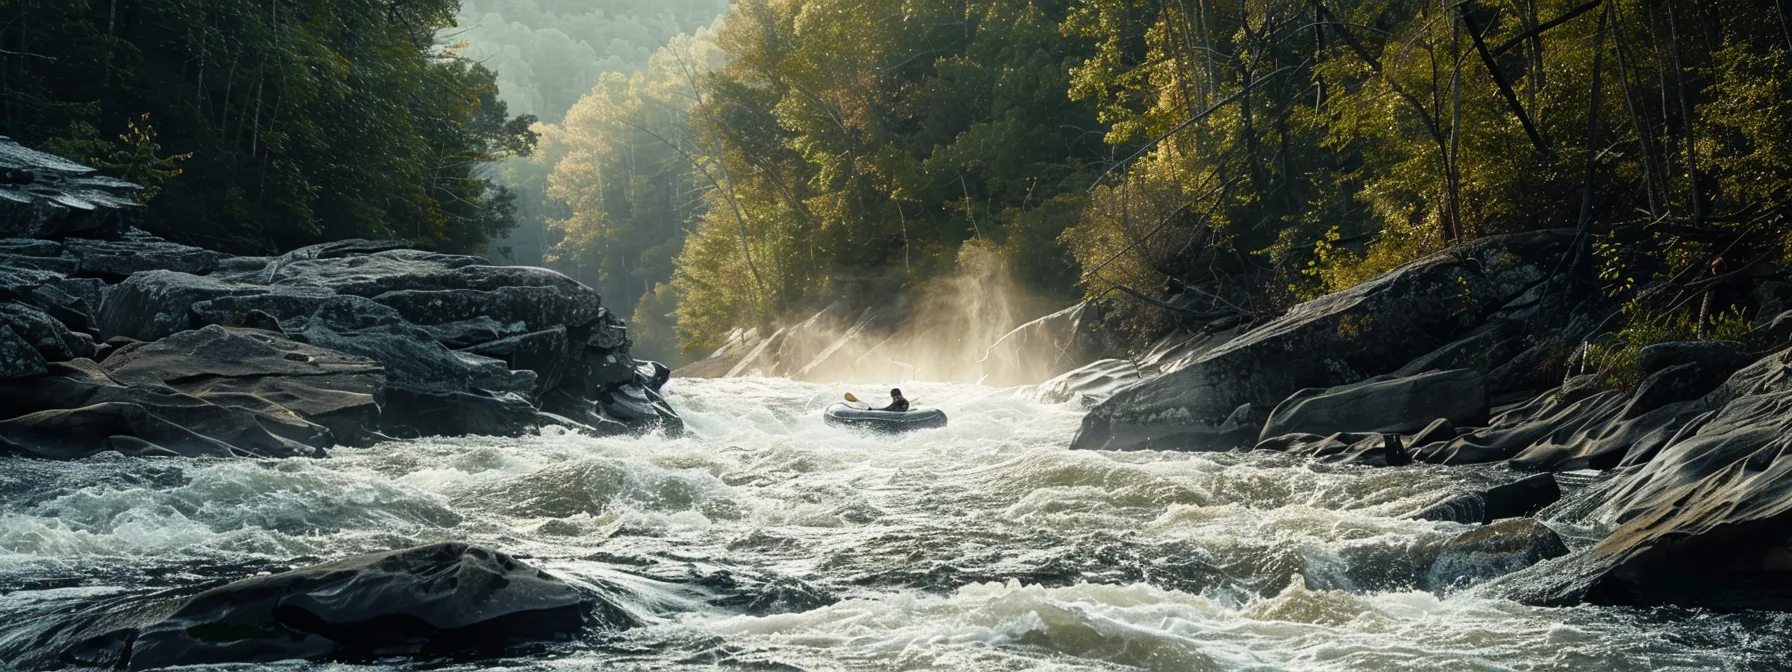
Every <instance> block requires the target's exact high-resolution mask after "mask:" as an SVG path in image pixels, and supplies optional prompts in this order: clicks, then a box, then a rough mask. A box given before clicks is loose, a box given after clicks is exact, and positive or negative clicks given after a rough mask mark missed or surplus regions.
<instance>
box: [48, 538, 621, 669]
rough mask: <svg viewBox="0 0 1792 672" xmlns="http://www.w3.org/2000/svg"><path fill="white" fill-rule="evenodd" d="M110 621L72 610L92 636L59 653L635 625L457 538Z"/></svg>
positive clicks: (557, 636) (473, 643) (329, 654)
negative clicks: (448, 541)
mask: <svg viewBox="0 0 1792 672" xmlns="http://www.w3.org/2000/svg"><path fill="white" fill-rule="evenodd" d="M111 611H114V612H122V613H121V614H120V615H113V616H110V617H108V616H107V615H102V614H95V613H92V612H91V611H89V612H84V613H80V614H77V615H75V616H74V617H73V618H71V619H70V620H71V621H72V623H71V625H70V626H69V629H72V630H77V631H84V632H81V634H88V633H92V635H91V636H89V637H87V638H86V639H84V640H81V641H80V643H79V644H76V645H74V646H71V647H69V648H68V650H66V651H62V652H59V653H60V654H61V655H60V657H61V658H63V659H65V660H67V661H68V662H71V663H74V664H79V665H85V666H95V667H121V668H128V669H133V670H136V669H153V668H158V667H168V666H173V665H205V664H224V663H270V662H274V661H279V660H294V659H301V660H312V661H331V660H359V659H374V658H384V657H391V656H431V657H439V656H444V655H449V654H459V653H478V654H488V655H489V654H496V653H501V652H503V651H504V650H506V649H508V648H510V647H514V646H517V645H521V644H528V643H532V642H548V641H563V640H566V639H570V638H571V637H573V636H576V635H577V634H579V633H580V632H582V631H584V630H585V629H587V628H588V627H592V626H596V627H601V628H624V627H632V626H634V625H637V624H638V621H637V620H636V619H635V618H634V617H633V616H631V615H630V614H629V613H628V612H627V611H626V610H624V609H623V608H621V607H620V606H617V605H616V604H615V603H613V602H611V601H609V600H607V599H606V598H604V597H602V596H599V595H595V594H592V593H589V592H586V591H583V590H581V589H579V588H575V587H574V586H572V585H570V584H568V583H566V582H565V581H562V580H560V579H559V578H556V577H554V576H553V575H550V574H548V573H546V572H543V571H541V570H539V569H536V568H534V567H532V566H530V565H528V564H525V563H523V562H520V561H518V560H516V559H515V558H512V557H511V556H509V555H506V554H503V553H500V552H497V551H493V550H490V549H486V548H482V547H478V546H470V545H467V544H461V543H439V544H432V545H428V546H419V547H416V548H410V549H405V550H400V551H388V552H383V553H371V554H368V555H362V556H357V557H352V558H347V559H344V560H338V561H336V562H331V563H326V564H322V565H317V566H314V567H307V568H304V569H296V570H292V571H288V572H282V573H279V574H273V575H269V576H258V577H252V578H247V579H243V580H240V581H236V582H233V583H229V584H225V585H223V586H219V587H216V588H212V589H210V590H206V591H204V592H201V593H198V594H196V595H192V596H190V597H185V598H182V599H176V600H166V599H164V600H162V601H159V602H158V601H156V600H154V599H153V598H147V599H141V600H139V601H138V603H137V604H133V605H129V606H128V607H126V608H118V607H114V608H113V609H111Z"/></svg>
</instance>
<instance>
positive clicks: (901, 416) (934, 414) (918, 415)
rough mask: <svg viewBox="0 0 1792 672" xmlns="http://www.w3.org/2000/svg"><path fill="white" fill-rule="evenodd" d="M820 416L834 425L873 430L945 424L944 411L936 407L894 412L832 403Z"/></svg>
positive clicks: (929, 427) (908, 428)
mask: <svg viewBox="0 0 1792 672" xmlns="http://www.w3.org/2000/svg"><path fill="white" fill-rule="evenodd" d="M822 418H823V419H824V420H826V421H827V423H828V424H830V425H834V426H836V427H852V428H855V429H868V430H871V431H874V432H890V433H895V432H906V431H909V430H911V429H933V428H936V427H945V426H946V412H945V411H941V410H940V409H937V408H924V409H921V410H918V411H907V412H901V413H899V412H896V411H875V410H868V409H863V408H853V407H851V406H847V405H845V404H834V405H832V406H829V407H828V408H827V410H826V411H822Z"/></svg>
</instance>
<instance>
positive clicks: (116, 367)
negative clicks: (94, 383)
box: [100, 326, 386, 445]
mask: <svg viewBox="0 0 1792 672" xmlns="http://www.w3.org/2000/svg"><path fill="white" fill-rule="evenodd" d="M100 368H101V369H102V370H104V371H105V372H106V373H107V374H108V375H109V376H111V378H112V379H114V380H116V381H118V382H121V383H124V384H126V385H133V386H152V385H163V386H167V387H168V388H170V389H174V390H177V391H180V392H183V393H186V394H191V395H193V396H195V397H198V398H201V399H206V400H209V401H214V402H216V403H221V404H228V403H229V401H230V400H232V399H235V398H237V397H238V396H240V395H249V396H253V397H255V398H257V399H260V400H264V401H266V402H269V403H272V404H275V405H277V406H279V407H281V408H284V409H287V410H289V411H292V412H293V413H294V414H296V415H297V416H298V417H300V418H303V419H304V420H306V421H308V422H312V423H316V424H318V425H322V426H324V427H327V428H329V429H330V431H331V432H333V433H334V435H335V437H336V439H337V440H338V441H340V442H343V443H348V444H351V445H355V444H362V443H366V442H368V441H369V440H371V439H372V437H373V435H374V430H375V429H376V428H377V427H378V424H379V416H380V403H381V399H382V395H383V393H384V389H385V385H386V372H385V369H384V368H383V367H381V366H380V365H379V364H377V363H376V362H374V361H373V360H371V359H366V358H363V357H355V356H351V355H345V354H343V353H340V352H336V351H332V350H326V349H323V348H320V347H316V346H313V345H307V344H304V343H296V342H293V341H292V340H290V339H287V338H285V337H284V336H280V335H278V334H274V333H267V332H258V331H245V330H229V329H225V328H223V327H219V326H209V327H205V328H203V329H198V330H195V331H185V332H181V333H178V334H175V335H173V336H169V337H168V338H165V339H162V340H160V341H156V342H154V343H138V344H135V345H131V346H128V347H126V348H124V349H122V350H120V351H119V352H117V353H116V354H114V355H113V356H111V357H109V358H108V359H107V360H106V361H105V363H104V364H103V365H102V366H101V367H100Z"/></svg>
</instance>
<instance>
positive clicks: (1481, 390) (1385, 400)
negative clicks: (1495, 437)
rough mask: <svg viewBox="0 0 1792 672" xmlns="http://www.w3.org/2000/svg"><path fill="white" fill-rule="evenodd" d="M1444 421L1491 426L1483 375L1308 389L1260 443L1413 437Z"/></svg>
mask: <svg viewBox="0 0 1792 672" xmlns="http://www.w3.org/2000/svg"><path fill="white" fill-rule="evenodd" d="M1440 418H1441V419H1444V420H1448V421H1449V422H1451V423H1454V424H1458V425H1479V424H1483V423H1485V422H1486V421H1487V383H1486V380H1485V378H1484V377H1483V376H1482V375H1481V373H1480V372H1478V371H1474V370H1472V369H1456V370H1451V371H1439V372H1431V373H1422V374H1418V375H1415V376H1408V377H1404V378H1383V379H1376V378H1371V379H1369V380H1366V381H1363V382H1360V383H1353V384H1350V385H1342V386H1339V387H1333V388H1330V389H1326V390H1316V389H1309V390H1302V391H1300V392H1296V393H1295V394H1294V396H1291V397H1289V398H1288V399H1287V400H1285V401H1283V402H1282V403H1280V404H1278V405H1277V406H1276V407H1275V410H1273V411H1271V412H1270V414H1269V419H1268V421H1267V422H1266V423H1265V424H1264V425H1263V430H1262V433H1261V435H1260V436H1259V437H1258V438H1259V439H1267V438H1269V437H1272V436H1280V435H1282V434H1293V433H1305V434H1332V433H1336V432H1365V433H1376V434H1386V433H1407V432H1414V431H1418V430H1420V429H1423V428H1424V427H1425V426H1426V425H1429V424H1431V423H1432V422H1433V421H1436V420H1438V419H1440Z"/></svg>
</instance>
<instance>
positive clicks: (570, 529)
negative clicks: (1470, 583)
mask: <svg viewBox="0 0 1792 672" xmlns="http://www.w3.org/2000/svg"><path fill="white" fill-rule="evenodd" d="M904 387H905V388H907V392H908V393H909V396H910V398H911V399H915V400H916V401H917V404H918V405H922V406H938V407H940V408H943V409H945V410H946V411H947V412H948V413H949V414H950V415H951V417H952V424H951V427H949V428H947V429H943V430H929V431H923V432H918V433H914V434H911V435H908V436H904V437H900V438H892V437H883V436H872V435H865V434H858V433H853V432H850V431H846V430H841V429H836V428H832V427H828V426H826V425H824V424H822V422H821V421H820V416H819V412H820V409H821V408H822V407H823V406H825V405H826V404H827V403H829V402H830V401H832V400H833V399H835V398H837V396H838V394H839V393H840V391H841V388H839V387H824V386H817V385H809V384H803V383H794V382H789V381H784V380H761V379H733V380H713V381H712V380H677V381H673V383H672V384H671V385H670V386H669V388H668V390H669V394H670V397H671V400H672V402H673V404H674V405H676V406H677V407H678V408H679V410H680V411H681V412H682V413H683V415H684V417H685V418H686V420H687V422H688V424H689V427H690V430H691V431H690V432H689V433H688V434H687V435H686V436H684V437H682V438H678V439H667V438H665V437H662V436H648V437H641V438H611V439H592V438H586V437H580V436H575V435H568V434H564V433H561V432H557V431H549V432H545V433H544V434H543V435H542V436H538V437H529V438H522V439H490V438H465V439H451V440H424V441H408V442H397V443H389V444H384V445H380V446H376V447H373V448H369V449H360V450H357V449H342V450H338V451H336V452H335V455H334V457H332V458H330V459H325V460H302V459H293V460H283V461H251V460H175V459H154V460H139V459H126V458H118V457H113V458H98V459H93V460H88V461H85V462H79V463H74V464H66V463H43V462H29V461H22V460H6V461H4V462H0V465H3V468H0V507H3V508H0V638H3V637H4V634H5V631H6V629H7V628H9V627H16V626H17V623H18V622H19V621H20V620H23V619H26V618H28V617H29V615H30V614H38V613H43V612H44V611H46V610H55V609H57V608H61V607H66V606H67V605H73V604H78V603H80V602H82V601H83V600H89V599H92V598H94V597H96V596H102V595H110V594H115V593H120V592H124V591H131V590H143V589H149V588H163V587H169V586H184V585H191V584H194V583H197V582H200V581H205V580H212V579H217V578H223V577H234V576H241V575H245V574H248V573H253V572H259V571H273V570H278V569H282V568H285V567H290V566H294V565H301V564H308V563H311V562H316V561H319V560H325V559H334V558H338V557H343V556H346V555H350V554H354V553H359V552H366V551H373V550H384V549H390V548H397V547H402V546H406V545H412V544H417V543H424V542H429V541H438V540H466V541H473V542H477V543H481V544H486V545H490V546H493V547H496V548H499V549H502V550H506V551H509V552H512V553H515V554H517V555H519V556H523V557H527V558H530V559H531V562H533V563H535V564H537V565H539V566H542V567H544V568H546V569H548V570H550V571H552V572H554V573H557V574H559V575H561V576H564V577H567V578H569V579H573V580H575V581H581V582H586V583H589V584H592V585H602V586H606V587H608V588H609V589H611V590H614V591H619V592H620V594H622V595H624V596H625V601H626V604H627V607H628V608H629V609H631V610H633V611H635V612H637V613H638V614H640V615H642V616H643V617H645V618H646V619H647V620H648V621H649V623H650V624H649V625H648V626H646V627H642V628H638V629H634V630H629V631H625V632H621V633H609V634H598V635H594V636H593V637H591V638H590V639H589V640H588V641H583V642H578V643H575V644H570V645H566V646H561V647H557V648H554V649H551V650H549V651H546V652H543V653H540V654H538V655H533V656H530V657H524V658H517V659H511V660H502V661H487V662H485V663H483V664H480V665H476V666H469V665H466V664H464V663H462V664H451V665H448V667H449V668H450V669H461V668H466V667H485V668H503V669H553V670H561V669H566V670H603V669H673V668H680V667H686V666H705V667H708V666H719V667H721V668H724V669H770V670H789V669H802V670H833V669H855V670H857V669H864V670H895V669H900V670H935V669H937V670H1035V669H1065V670H1068V669H1078V670H1083V669H1093V670H1111V669H1149V670H1291V669H1300V670H1309V669H1312V670H1319V669H1324V670H1503V669H1518V670H1659V669H1688V670H1718V669H1781V668H1783V667H1784V666H1785V665H1786V662H1787V661H1786V658H1785V656H1787V650H1788V649H1789V648H1792V646H1789V644H1792V642H1789V641H1788V637H1787V635H1786V633H1787V632H1788V626H1789V625H1792V619H1786V618H1784V617H1782V616H1780V615H1778V614H1758V613H1757V614H1722V615H1720V614H1710V613H1705V612H1697V611H1686V610H1638V609H1613V608H1603V607H1577V608H1567V609H1542V608H1533V607H1526V606H1523V605H1519V604H1516V603H1511V602H1506V601H1501V600H1495V599H1489V598H1486V597H1481V596H1478V595H1476V594H1474V593H1473V592H1472V591H1457V592H1450V593H1446V594H1443V595H1439V594H1433V593H1430V592H1424V591H1422V590H1420V589H1419V588H1418V586H1419V585H1421V577H1422V576H1423V574H1424V572H1425V563H1426V559H1427V558H1428V557H1429V555H1428V553H1429V552H1430V549H1432V548H1434V547H1435V545H1436V544H1438V543H1440V542H1441V541H1444V540H1447V539H1449V538H1450V537H1451V536H1453V535H1455V534H1457V533H1460V532H1461V531H1463V530H1465V529H1467V528H1466V527H1465V526H1461V525H1455V524H1450V523H1432V522H1419V521H1411V520H1405V519H1403V518H1402V516H1403V515H1405V514H1408V513H1411V512H1412V511H1414V510H1417V509H1419V508H1421V507H1423V506H1425V505H1427V504H1430V503H1432V502H1433V501H1436V500H1437V499H1439V498H1441V497H1442V496H1444V494H1445V493H1447V492H1449V491H1452V490H1454V489H1457V488H1461V487H1463V486H1465V485H1468V484H1474V483H1482V482H1487V481H1488V480H1489V479H1492V478H1496V477H1497V475H1496V474H1495V473H1494V472H1491V471H1486V470H1474V469H1444V468H1435V467H1417V468H1403V469H1367V468H1354V467H1332V466H1326V465H1317V464H1311V463H1308V462H1305V461H1302V460H1295V459H1289V458H1287V457H1284V456H1280V455H1270V454H1226V455H1214V454H1178V453H1101V452H1084V451H1069V450H1066V449H1065V445H1066V444H1067V443H1068V442H1069V440H1070V438H1071V436H1072V435H1073V434H1074V432H1075V428H1076V426H1077V423H1078V420H1079V419H1080V417H1081V412H1080V410H1078V409H1076V408H1073V407H1070V406H1062V405H1051V404H1041V403H1037V402H1034V401H1031V400H1030V399H1029V397H1028V395H1027V392H1026V390H1024V389H1000V390H998V389H991V388H984V387H977V386H969V385H928V384H905V385H904ZM877 391H880V390H879V389H878V388H875V387H872V386H864V388H863V389H860V390H858V392H860V393H861V394H865V395H870V394H871V393H873V392H877ZM1558 529H1562V530H1563V531H1565V532H1568V533H1569V536H1570V542H1571V543H1585V542H1584V539H1579V538H1576V537H1577V535H1578V536H1580V537H1585V536H1588V535H1592V534H1596V533H1597V532H1598V530H1596V529H1591V528H1581V527H1578V526H1575V525H1571V524H1566V521H1562V522H1561V523H1559V524H1558ZM748 584H751V585H753V586H758V588H755V589H754V590H757V591H758V593H757V594H758V597H757V598H755V599H753V600H752V601H751V602H752V603H751V604H746V603H743V602H744V600H742V599H736V600H729V599H720V598H719V597H718V596H721V595H724V594H725V593H726V592H727V591H723V590H720V589H719V588H718V587H726V586H735V587H739V586H742V585H748ZM291 667H292V668H296V669H308V668H312V667H324V666H303V665H296V664H295V665H292V666H291ZM328 667H331V668H333V669H348V668H349V666H328ZM435 667H440V665H437V666H435Z"/></svg>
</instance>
